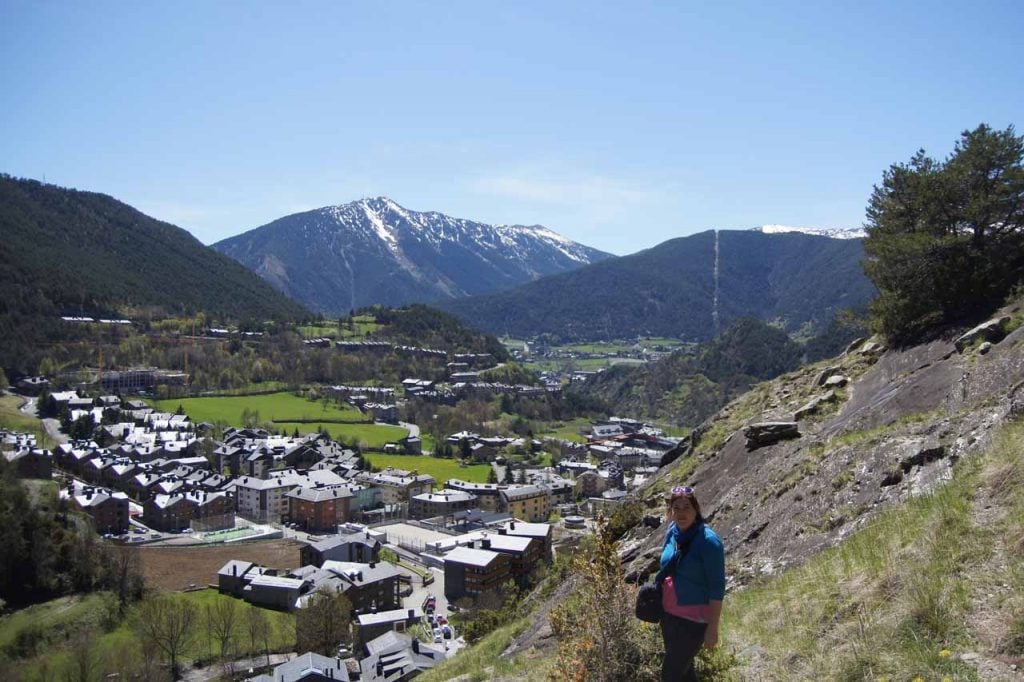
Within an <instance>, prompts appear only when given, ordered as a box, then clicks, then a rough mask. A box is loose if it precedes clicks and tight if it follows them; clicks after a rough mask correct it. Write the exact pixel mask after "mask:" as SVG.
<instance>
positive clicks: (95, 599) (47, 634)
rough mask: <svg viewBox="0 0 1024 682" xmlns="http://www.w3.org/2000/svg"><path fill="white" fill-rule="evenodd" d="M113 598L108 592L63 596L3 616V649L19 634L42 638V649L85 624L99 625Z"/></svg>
mask: <svg viewBox="0 0 1024 682" xmlns="http://www.w3.org/2000/svg"><path fill="white" fill-rule="evenodd" d="M112 598H113V595H111V594H109V593H107V592H97V593H94V594H90V595H87V596H84V597H78V596H74V597H61V598H60V599H54V600H52V601H48V602H45V603H43V604H36V605H35V606H29V607H27V608H24V609H20V610H18V611H15V612H14V613H11V614H9V615H6V616H4V617H2V618H0V652H8V651H9V650H10V649H11V647H12V646H13V645H15V643H16V642H17V640H18V639H19V637H20V638H23V639H24V638H28V637H31V638H33V639H38V641H37V643H36V645H37V646H39V648H40V649H42V648H45V646H47V645H48V644H49V643H50V642H53V641H62V640H64V639H66V638H67V637H68V636H69V635H70V633H73V632H75V631H77V630H79V629H81V628H98V627H100V626H101V624H102V623H103V621H104V619H105V617H106V615H105V614H106V612H107V604H108V603H109V602H110V600H111V599H112Z"/></svg>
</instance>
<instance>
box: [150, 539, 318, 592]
mask: <svg viewBox="0 0 1024 682" xmlns="http://www.w3.org/2000/svg"><path fill="white" fill-rule="evenodd" d="M302 544H303V543H301V542H296V541H295V540H280V539H279V540H260V541H255V542H236V543H230V544H217V545H189V546H173V545H166V546H148V547H140V548H139V556H140V557H141V559H142V572H143V574H144V575H145V576H146V584H147V585H149V586H151V587H159V588H162V589H166V590H186V589H188V588H189V587H190V586H192V585H200V586H201V585H209V584H216V583H217V571H219V570H220V568H221V567H222V566H223V565H224V564H226V563H227V562H228V561H230V560H231V559H241V560H243V561H252V562H253V563H257V564H261V565H263V566H269V567H271V568H278V569H293V568H297V567H298V566H299V548H300V547H301V546H302Z"/></svg>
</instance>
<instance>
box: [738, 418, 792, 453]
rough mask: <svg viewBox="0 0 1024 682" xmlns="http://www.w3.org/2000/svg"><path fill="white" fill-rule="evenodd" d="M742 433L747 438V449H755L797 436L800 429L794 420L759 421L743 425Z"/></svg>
mask: <svg viewBox="0 0 1024 682" xmlns="http://www.w3.org/2000/svg"><path fill="white" fill-rule="evenodd" d="M743 435H744V436H745V437H746V439H747V442H746V445H747V450H755V449H757V448H759V447H763V446H765V445H773V444H775V443H778V442H779V441H780V440H786V439H788V438H799V437H800V430H799V429H798V428H797V424H796V422H760V423H757V424H750V425H749V426H746V427H744V428H743Z"/></svg>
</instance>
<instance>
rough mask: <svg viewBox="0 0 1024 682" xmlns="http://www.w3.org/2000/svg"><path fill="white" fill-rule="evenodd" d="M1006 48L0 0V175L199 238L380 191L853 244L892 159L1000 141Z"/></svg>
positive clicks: (688, 11) (940, 32)
mask: <svg viewBox="0 0 1024 682" xmlns="http://www.w3.org/2000/svg"><path fill="white" fill-rule="evenodd" d="M1022 28H1024V2H1021V1H1020V0H1007V1H1006V2H986V1H985V0H980V1H976V0H972V1H971V2H948V1H947V2H927V3H925V2H911V1H909V0H898V1H895V2H893V1H892V0H886V1H884V2H878V1H874V0H868V1H864V0H858V1H857V2H853V1H850V2H813V1H807V0H803V1H800V2H787V1H785V0H777V1H775V2H770V3H769V2H760V1H759V2H721V3H708V2H695V1H694V2H691V1H688V0H672V1H666V2H642V1H640V2H638V1H630V2H617V3H610V2H601V1H597V0H591V1H588V2H571V1H564V2H563V1H560V0H543V1H539V2H523V1H519V0H514V1H512V2H486V1H482V0H472V1H470V2H452V1H447V0H427V1H424V2H404V1H399V0H383V1H381V2H373V1H365V0H363V1H359V2H347V1H341V0H332V1H327V0H324V1H323V2H307V1H299V2H293V1H289V2H283V1H282V2H273V3H270V2H256V1H247V2H241V1H238V0H202V1H195V2H193V1H188V0H185V1H179V0H176V1H175V2H148V1H145V2H125V1H123V0H118V1H117V2H112V1H96V2H93V1H84V0H75V1H74V2H61V1H58V0H48V1H46V2H39V1H37V0H0V92H2V93H3V95H2V98H0V172H5V173H8V174H11V175H14V176H18V177H29V178H35V179H39V180H43V179H45V180H46V181H47V182H50V183H53V184H57V185H62V186H66V187H75V188H78V189H85V190H92V191H99V192H103V193H106V194H110V195H112V196H114V197H115V198H117V199H120V200H121V201H124V202H126V203H129V204H131V205H133V206H135V207H137V208H139V209H140V210H142V211H144V212H145V213H147V214H149V215H152V216H154V217H156V218H159V219H162V220H166V221H168V222H171V223H174V224H176V225H180V226H181V227H184V228H186V229H188V230H189V231H190V232H191V233H192V234H194V235H195V236H196V237H198V238H199V239H200V240H201V241H203V242H204V243H211V242H214V241H217V240H219V239H223V238H225V237H229V236H232V235H235V234H239V233H241V232H244V231H246V230H249V229H252V228H254V227H258V226H260V225H263V224H265V223H267V222H270V221H271V220H274V219H276V218H279V217H281V216H284V215H287V214H290V213H295V212H297V211H301V210H308V209H312V208H317V207H320V206H327V205H333V204H342V203H347V202H350V201H353V200H356V199H359V198H361V197H366V196H378V195H386V196H389V197H391V198H392V199H394V200H395V201H397V202H398V203H399V204H401V205H403V206H405V207H406V208H409V209H412V210H419V211H431V210H432V211H440V212H442V213H447V214H449V215H452V216H456V217H459V218H469V219H473V220H479V221H483V222H489V223H496V224H507V223H519V224H538V223H539V224H543V225H545V226H547V227H549V228H551V229H553V230H555V231H557V232H560V233H562V234H564V235H566V236H568V237H570V238H571V239H574V240H576V241H579V242H582V243H584V244H587V245H589V246H593V247H596V248H599V249H602V250H605V251H609V252H611V253H615V254H619V255H624V254H627V253H633V252H635V251H638V250H640V249H644V248H648V247H651V246H654V245H656V244H659V243H661V242H663V241H665V240H667V239H671V238H673V237H679V236H683V235H687V234H692V233H694V232H698V231H702V230H707V229H710V228H719V229H728V228H745V227H753V226H756V225H761V224H764V223H781V224H786V225H796V226H805V227H857V226H859V225H861V224H862V222H863V217H864V206H865V204H866V202H867V199H868V196H869V194H870V192H871V188H872V185H873V184H875V183H877V182H878V181H879V180H880V178H881V175H882V172H883V170H884V169H886V168H887V167H888V166H889V165H890V164H891V163H894V162H897V161H905V160H907V159H909V157H910V156H911V155H912V154H913V153H914V151H915V150H917V149H918V148H921V147H924V148H925V149H927V150H928V151H929V152H931V153H932V154H933V155H934V156H936V157H939V158H942V157H945V156H946V155H947V154H948V153H949V152H950V150H951V149H952V146H953V144H954V142H955V141H956V138H957V137H958V135H959V133H960V132H961V131H962V130H964V129H965V128H973V127H975V126H976V125H978V124H979V123H982V122H985V123H988V124H990V125H992V126H993V127H997V128H1005V127H1006V126H1007V125H1010V124H1014V125H1016V126H1017V127H1018V128H1021V127H1024V122H1022V116H1024V76H1022V73H1024V69H1022V68H1021V46H1022V44H1024V43H1022V39H1021V29H1022ZM1021 132H1024V131H1022V130H1020V129H1018V134H1019V133H1021Z"/></svg>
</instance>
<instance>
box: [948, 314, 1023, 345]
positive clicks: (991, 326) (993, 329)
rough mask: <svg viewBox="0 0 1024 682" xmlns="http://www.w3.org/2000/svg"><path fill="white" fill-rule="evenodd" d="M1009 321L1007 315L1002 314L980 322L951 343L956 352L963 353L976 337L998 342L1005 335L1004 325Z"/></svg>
mask: <svg viewBox="0 0 1024 682" xmlns="http://www.w3.org/2000/svg"><path fill="white" fill-rule="evenodd" d="M1009 322H1010V316H1009V315H1002V316H1000V317H995V318H993V319H991V320H988V321H986V322H982V323H981V324H979V325H978V326H977V327H975V328H974V329H972V330H970V331H969V332H967V333H966V334H963V335H962V336H960V338H958V339H957V340H956V341H954V342H953V345H954V346H956V350H957V352H958V353H963V352H964V349H965V348H968V347H970V346H971V345H973V344H974V342H975V341H977V340H978V339H981V340H983V341H989V342H991V343H999V342H1000V341H1002V340H1003V338H1004V337H1005V336H1006V325H1007V324H1009Z"/></svg>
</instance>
